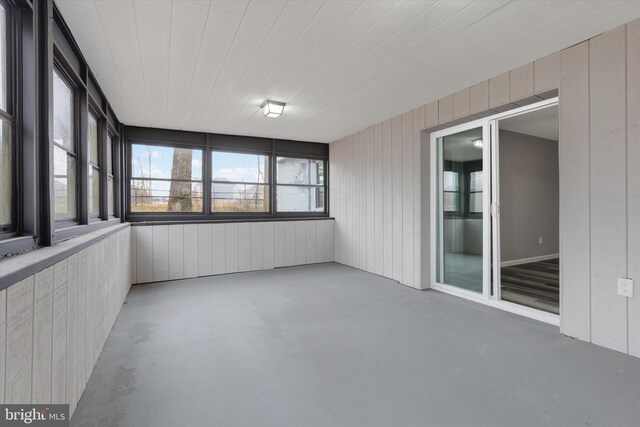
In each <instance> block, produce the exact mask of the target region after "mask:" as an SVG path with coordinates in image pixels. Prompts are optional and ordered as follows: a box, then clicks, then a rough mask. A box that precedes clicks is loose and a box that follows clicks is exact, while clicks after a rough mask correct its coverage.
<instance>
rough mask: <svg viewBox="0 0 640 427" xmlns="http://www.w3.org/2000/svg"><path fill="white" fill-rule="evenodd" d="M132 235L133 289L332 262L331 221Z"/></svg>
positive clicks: (163, 229) (170, 228) (137, 229)
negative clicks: (164, 281)
mask: <svg viewBox="0 0 640 427" xmlns="http://www.w3.org/2000/svg"><path fill="white" fill-rule="evenodd" d="M333 197H335V195H334V196H333ZM131 229H132V235H133V238H132V239H131V244H132V251H131V255H132V256H131V263H132V265H135V267H134V268H132V271H133V272H134V273H135V274H134V275H132V283H148V282H157V281H160V280H169V279H171V280H176V279H185V278H189V277H203V276H211V275H214V274H225V273H236V272H241V271H255V270H268V269H272V268H275V267H287V266H294V265H303V264H315V263H322V262H332V261H333V260H334V248H335V244H334V221H333V220H332V219H322V220H302V221H273V222H271V221H268V222H243V223H226V224H175V225H145V226H134V227H132V228H131ZM166 236H170V237H171V238H170V239H167V238H166ZM166 266H169V272H168V275H167V274H165V269H166ZM158 272H161V274H160V275H159V274H158Z"/></svg>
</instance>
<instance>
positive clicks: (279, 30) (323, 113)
mask: <svg viewBox="0 0 640 427" xmlns="http://www.w3.org/2000/svg"><path fill="white" fill-rule="evenodd" d="M56 3H57V5H58V6H59V8H60V10H61V12H62V15H63V16H64V18H65V20H66V21H67V24H68V25H69V27H70V28H71V31H72V32H73V34H74V36H75V38H76V40H77V42H78V45H79V46H80V48H81V50H82V52H83V54H84V55H85V57H86V59H87V61H88V63H89V65H90V66H91V68H92V70H93V71H94V74H95V75H96V78H97V79H98V81H99V83H100V85H101V86H102V89H103V90H104V92H105V94H106V95H107V97H108V98H109V100H110V102H111V104H112V105H113V108H114V110H115V111H116V114H117V115H118V117H119V118H120V120H122V121H123V122H124V123H126V124H130V125H139V126H152V127H160V128H171V129H185V130H196V131H208V132H218V133H230V134H240V135H256V136H265V137H278V138H289V139H301V140H308V141H319V142H330V141H333V140H336V139H339V138H341V137H343V136H345V135H348V134H351V133H353V132H356V131H358V130H361V129H363V128H365V127H367V126H369V125H372V124H374V123H377V122H380V121H382V120H384V119H387V118H389V117H391V116H394V115H396V114H399V113H401V112H404V111H407V110H410V109H412V108H415V107H417V106H419V105H422V104H425V103H428V102H430V101H432V100H435V99H438V98H440V97H443V96H446V95H448V94H450V93H452V92H455V91H457V90H460V89H463V88H465V87H468V86H471V85H473V84H475V83H477V82H480V81H482V80H486V79H487V78H490V77H493V76H495V75H497V74H500V73H502V72H504V71H507V70H509V69H512V68H515V67H517V66H520V65H523V64H525V63H527V62H529V61H532V60H534V59H537V58H540V57H542V56H545V55H547V54H550V53H553V52H555V51H557V50H560V49H563V48H566V47H568V46H571V45H573V44H575V43H578V42H580V41H583V40H585V39H587V38H589V37H592V36H594V35H597V34H599V33H602V32H604V31H606V30H608V29H611V28H613V27H616V26H618V25H620V24H623V23H625V22H628V21H630V20H633V19H634V18H637V17H640V1H635V0H634V1H610V0H609V1H556V0H552V1H539V0H536V1H491V0H480V1H347V0H344V1H320V0H305V1H276V0H273V1H268V0H260V1H246V0H233V1H213V2H209V1H190V0H174V1H168V0H167V1H163V0H155V1H133V0H108V1H107V0H102V1H101V0H56ZM265 99H273V100H276V101H283V102H286V103H287V106H286V108H285V113H284V114H283V115H282V116H281V117H279V118H277V119H271V118H266V117H264V116H263V114H262V112H261V111H260V110H259V106H260V104H261V102H262V101H263V100H265Z"/></svg>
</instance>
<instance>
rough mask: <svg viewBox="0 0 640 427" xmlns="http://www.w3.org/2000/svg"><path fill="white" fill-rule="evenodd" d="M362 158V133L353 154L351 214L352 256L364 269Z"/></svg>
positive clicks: (357, 266)
mask: <svg viewBox="0 0 640 427" xmlns="http://www.w3.org/2000/svg"><path fill="white" fill-rule="evenodd" d="M362 157H363V151H362V132H358V133H357V134H356V135H355V141H354V147H353V152H352V153H351V164H352V165H353V166H352V167H353V173H352V175H353V179H352V182H353V187H352V188H351V197H352V199H353V211H352V214H351V224H352V225H351V227H352V228H351V230H352V233H351V239H352V240H351V245H352V254H351V256H352V257H353V265H354V266H355V267H356V268H362V250H363V246H365V245H366V243H365V244H364V245H363V241H362V239H363V238H364V237H363V236H362V234H361V233H362V230H361V227H362V213H361V209H362V203H361V199H362V194H363V193H364V192H365V191H364V190H363V189H362V181H361V176H360V172H361V170H362V168H361V161H362Z"/></svg>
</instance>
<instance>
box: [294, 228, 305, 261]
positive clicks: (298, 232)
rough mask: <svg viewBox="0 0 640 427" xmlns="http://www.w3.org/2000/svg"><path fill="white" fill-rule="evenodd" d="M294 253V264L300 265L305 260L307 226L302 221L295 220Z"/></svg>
mask: <svg viewBox="0 0 640 427" xmlns="http://www.w3.org/2000/svg"><path fill="white" fill-rule="evenodd" d="M295 241H296V246H295V247H296V249H295V251H296V254H295V263H294V264H295V265H302V264H305V263H306V262H307V227H306V224H305V222H304V221H296V222H295Z"/></svg>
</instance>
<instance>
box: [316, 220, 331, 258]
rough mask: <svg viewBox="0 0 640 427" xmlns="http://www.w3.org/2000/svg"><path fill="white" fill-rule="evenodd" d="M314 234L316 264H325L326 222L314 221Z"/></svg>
mask: <svg viewBox="0 0 640 427" xmlns="http://www.w3.org/2000/svg"><path fill="white" fill-rule="evenodd" d="M315 232H316V235H315V237H314V240H315V246H316V249H315V250H316V262H327V243H330V242H327V240H328V239H327V238H326V236H327V221H316V229H315Z"/></svg>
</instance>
